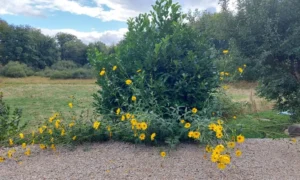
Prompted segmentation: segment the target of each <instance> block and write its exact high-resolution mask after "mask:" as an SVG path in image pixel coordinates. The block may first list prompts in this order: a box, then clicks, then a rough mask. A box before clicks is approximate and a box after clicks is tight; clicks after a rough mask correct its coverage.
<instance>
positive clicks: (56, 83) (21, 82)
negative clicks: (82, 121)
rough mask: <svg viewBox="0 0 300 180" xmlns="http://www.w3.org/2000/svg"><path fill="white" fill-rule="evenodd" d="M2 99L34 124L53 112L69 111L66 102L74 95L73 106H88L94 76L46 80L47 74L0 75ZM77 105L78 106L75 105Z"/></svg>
mask: <svg viewBox="0 0 300 180" xmlns="http://www.w3.org/2000/svg"><path fill="white" fill-rule="evenodd" d="M0 89H1V91H2V92H3V93H4V101H5V102H6V104H8V105H9V106H10V107H11V108H12V109H14V108H22V109H23V116H22V120H23V122H24V123H25V122H27V123H28V127H35V126H36V125H38V124H39V123H41V122H43V121H44V120H45V119H48V118H49V117H50V116H51V115H52V114H53V113H54V112H69V110H70V109H69V107H68V103H69V102H71V101H72V98H70V96H74V97H75V99H76V102H74V103H73V104H74V109H75V111H76V112H78V113H80V111H82V110H83V109H90V110H92V108H93V107H92V102H93V97H92V94H93V93H95V92H96V91H97V90H98V89H99V87H98V86H97V85H96V84H95V80H50V79H48V78H41V77H30V78H18V79H11V78H0ZM78 106H80V107H78Z"/></svg>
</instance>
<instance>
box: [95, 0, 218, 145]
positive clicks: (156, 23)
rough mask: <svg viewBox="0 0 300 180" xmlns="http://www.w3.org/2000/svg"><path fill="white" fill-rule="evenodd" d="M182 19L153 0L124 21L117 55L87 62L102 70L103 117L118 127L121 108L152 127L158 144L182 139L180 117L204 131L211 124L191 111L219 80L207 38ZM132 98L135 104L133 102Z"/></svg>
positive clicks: (174, 8) (99, 98) (99, 100)
mask: <svg viewBox="0 0 300 180" xmlns="http://www.w3.org/2000/svg"><path fill="white" fill-rule="evenodd" d="M184 20H185V15H184V14H182V13H181V12H180V6H179V5H178V4H172V1H171V0H168V1H163V0H162V1H157V2H156V4H155V5H154V6H153V11H151V13H150V14H141V15H139V16H138V17H137V18H135V19H130V20H129V21H128V29H129V32H128V33H127V34H126V35H125V39H124V40H123V41H122V42H121V43H120V44H119V46H118V47H117V48H116V53H112V54H110V55H104V54H102V53H99V52H95V53H94V54H92V55H91V54H90V56H89V59H90V62H91V63H93V64H94V65H96V67H97V68H98V70H99V72H100V71H101V72H100V76H99V78H98V82H97V83H98V84H99V86H101V90H100V91H99V93H98V94H97V95H95V100H96V102H95V105H96V108H97V111H98V113H100V114H101V115H102V116H103V117H104V119H112V120H113V121H115V122H116V123H118V122H119V119H118V120H117V118H120V117H119V116H116V114H115V111H116V110H117V109H118V108H120V109H121V112H122V113H125V112H128V113H131V114H134V116H135V117H137V118H139V119H143V120H145V121H147V123H148V124H149V123H150V124H151V127H152V131H156V133H157V137H158V139H160V140H162V141H166V140H167V139H169V140H170V138H175V139H177V140H178V139H179V138H186V133H184V132H182V127H181V126H182V125H181V124H180V123H179V120H180V119H182V118H184V119H185V120H187V122H193V121H195V126H194V127H193V128H196V126H197V125H196V124H197V123H196V121H197V122H199V123H200V124H202V123H206V125H203V127H206V128H207V124H208V123H209V120H208V119H207V120H204V119H205V118H200V114H199V116H198V115H195V114H194V115H193V113H191V110H192V108H197V109H198V110H200V111H201V110H202V109H203V108H204V106H205V105H206V104H207V103H206V102H207V101H208V100H210V99H211V95H210V94H211V93H212V92H214V90H215V88H217V87H218V80H219V77H218V74H217V72H215V71H216V70H215V66H214V64H213V61H212V59H211V51H210V49H209V47H210V45H209V44H208V42H207V41H206V39H207V38H206V37H204V36H203V35H201V34H199V33H198V32H197V31H196V30H195V29H193V28H192V27H191V26H189V25H187V24H186V23H184ZM114 66H116V67H115V68H116V69H115V68H113V67H114ZM126 80H131V81H132V84H129V83H128V84H126V83H125V81H126ZM132 96H135V97H136V98H137V100H136V101H134V102H133V101H132V99H131V98H132ZM122 113H121V114H122ZM200 121H202V122H200ZM198 125H199V124H198ZM121 129H122V128H121ZM122 131H124V133H130V135H129V134H127V135H122V136H121V137H126V138H129V139H130V138H133V136H132V134H131V131H127V130H126V129H125V127H123V130H122Z"/></svg>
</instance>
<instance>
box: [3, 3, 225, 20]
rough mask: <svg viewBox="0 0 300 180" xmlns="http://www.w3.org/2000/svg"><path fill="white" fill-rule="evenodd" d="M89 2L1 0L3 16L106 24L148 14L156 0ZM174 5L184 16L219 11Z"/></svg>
mask: <svg viewBox="0 0 300 180" xmlns="http://www.w3.org/2000/svg"><path fill="white" fill-rule="evenodd" d="M87 2H88V1H86V0H1V1H0V14H22V15H31V16H42V15H45V12H44V11H45V10H48V11H63V12H69V13H72V14H78V15H87V16H90V17H93V18H99V19H101V20H103V21H111V20H116V21H126V20H127V19H128V18H129V17H135V16H137V15H138V14H140V13H144V12H148V11H149V10H150V9H151V5H152V4H154V3H155V0H90V1H89V2H90V3H92V5H93V6H88V5H87V4H88V3H87ZM174 2H179V4H180V5H182V9H183V11H185V12H187V11H188V10H189V9H192V10H194V9H196V8H198V9H199V10H205V9H208V8H217V9H220V8H219V6H218V0H174ZM105 7H108V8H109V10H107V9H105Z"/></svg>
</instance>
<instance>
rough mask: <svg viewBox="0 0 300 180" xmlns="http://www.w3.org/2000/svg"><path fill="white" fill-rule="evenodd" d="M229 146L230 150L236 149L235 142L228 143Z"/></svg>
mask: <svg viewBox="0 0 300 180" xmlns="http://www.w3.org/2000/svg"><path fill="white" fill-rule="evenodd" d="M227 146H228V147H229V148H232V149H233V148H234V147H235V142H233V141H230V142H228V143H227Z"/></svg>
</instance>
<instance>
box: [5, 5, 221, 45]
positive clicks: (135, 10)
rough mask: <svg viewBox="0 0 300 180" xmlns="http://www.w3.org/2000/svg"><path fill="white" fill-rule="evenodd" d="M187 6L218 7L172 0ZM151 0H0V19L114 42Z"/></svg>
mask: <svg viewBox="0 0 300 180" xmlns="http://www.w3.org/2000/svg"><path fill="white" fill-rule="evenodd" d="M173 2H178V3H179V4H180V5H181V8H182V11H183V12H188V10H195V9H199V10H208V11H210V12H218V11H220V7H219V5H218V0H173ZM154 3H155V0H0V19H4V20H5V21H7V22H8V23H9V24H13V25H30V26H32V27H35V28H39V29H41V32H42V33H43V34H45V35H49V36H54V35H55V34H56V33H58V32H65V33H70V34H73V35H75V36H77V37H78V38H79V39H81V40H82V41H83V42H84V43H86V44H88V43H90V42H96V41H102V42H103V43H105V44H107V45H113V44H116V43H118V42H119V41H120V40H121V39H122V38H123V36H124V34H125V33H126V32H127V24H126V21H127V19H128V18H130V17H136V16H138V15H139V14H140V13H145V12H149V11H150V10H151V5H153V4H154Z"/></svg>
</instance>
